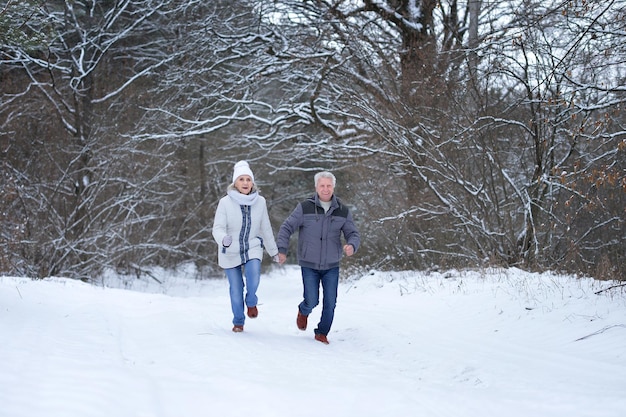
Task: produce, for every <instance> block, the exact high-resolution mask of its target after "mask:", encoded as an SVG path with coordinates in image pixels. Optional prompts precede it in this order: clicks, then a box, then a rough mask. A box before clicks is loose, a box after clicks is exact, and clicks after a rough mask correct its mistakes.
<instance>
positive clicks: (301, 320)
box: [296, 309, 309, 331]
mask: <svg viewBox="0 0 626 417" xmlns="http://www.w3.org/2000/svg"><path fill="white" fill-rule="evenodd" d="M308 317H309V316H305V315H304V314H302V313H300V309H298V317H297V318H296V325H297V326H298V329H300V330H303V331H304V330H306V324H307V319H308Z"/></svg>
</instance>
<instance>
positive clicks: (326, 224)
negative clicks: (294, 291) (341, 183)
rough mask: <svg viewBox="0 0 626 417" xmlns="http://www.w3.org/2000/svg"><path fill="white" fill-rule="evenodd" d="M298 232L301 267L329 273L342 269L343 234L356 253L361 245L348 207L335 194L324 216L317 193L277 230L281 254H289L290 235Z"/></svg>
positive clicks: (299, 205) (304, 202) (298, 206)
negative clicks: (333, 269)
mask: <svg viewBox="0 0 626 417" xmlns="http://www.w3.org/2000/svg"><path fill="white" fill-rule="evenodd" d="M296 230H297V231H298V264H299V265H300V266H304V267H307V268H312V269H317V270H326V269H331V268H335V267H337V266H339V261H340V260H341V257H342V255H343V250H342V249H343V244H342V242H341V235H342V234H343V237H344V239H345V241H346V243H347V244H350V245H352V246H353V247H354V251H355V252H356V251H357V250H358V248H359V245H360V243H361V237H360V235H359V231H358V230H357V228H356V226H355V225H354V221H353V219H352V214H351V213H350V210H349V209H348V207H346V206H345V205H343V204H342V203H341V200H339V199H338V198H337V197H335V196H334V195H333V197H332V200H331V206H330V209H329V210H328V211H327V212H326V213H325V212H324V208H323V207H322V206H321V204H320V201H319V197H318V195H317V194H315V195H314V196H312V197H310V198H308V199H306V200H305V201H303V202H301V203H299V204H298V205H297V206H296V208H295V209H294V210H293V211H292V212H291V214H290V215H289V217H288V218H287V219H286V220H285V221H284V222H283V224H282V225H281V226H280V230H279V231H278V239H277V245H278V251H279V252H280V253H285V254H286V253H287V249H288V248H289V239H290V238H291V235H292V234H294V233H295V232H296Z"/></svg>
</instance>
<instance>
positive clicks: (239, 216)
mask: <svg viewBox="0 0 626 417" xmlns="http://www.w3.org/2000/svg"><path fill="white" fill-rule="evenodd" d="M241 203H243V204H241ZM227 235H230V236H231V237H232V239H233V242H232V244H231V245H230V246H229V247H227V248H225V247H224V246H223V245H222V239H224V236H227ZM213 238H214V239H215V242H217V245H218V248H219V249H218V255H217V260H218V264H219V266H220V267H221V268H224V269H227V268H234V267H236V266H239V265H242V264H245V263H246V262H247V261H249V260H250V259H261V260H262V259H263V249H265V250H266V251H267V253H268V254H269V255H270V256H272V257H274V256H275V255H277V254H278V247H277V246H276V241H275V240H274V232H273V231H272V225H271V224H270V218H269V215H268V213H267V204H266V201H265V198H264V197H262V196H261V195H259V194H258V193H257V192H253V193H252V194H251V195H244V194H240V193H239V192H238V191H236V190H232V189H231V190H229V191H228V195H226V196H225V197H222V198H221V199H220V201H219V203H218V205H217V210H216V211H215V219H214V221H213Z"/></svg>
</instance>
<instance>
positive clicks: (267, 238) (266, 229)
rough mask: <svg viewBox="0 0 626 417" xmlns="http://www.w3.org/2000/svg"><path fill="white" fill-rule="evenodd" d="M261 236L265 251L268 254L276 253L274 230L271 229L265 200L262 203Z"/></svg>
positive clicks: (273, 254)
mask: <svg viewBox="0 0 626 417" xmlns="http://www.w3.org/2000/svg"><path fill="white" fill-rule="evenodd" d="M261 237H262V238H263V245H264V246H265V250H266V251H267V253H268V254H269V255H270V256H275V255H277V254H278V247H277V246H276V240H275V239H274V231H273V230H272V223H271V221H270V215H269V213H268V212H267V205H266V204H265V202H264V203H263V215H262V216H261Z"/></svg>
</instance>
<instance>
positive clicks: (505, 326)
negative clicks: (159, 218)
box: [0, 266, 626, 417]
mask: <svg viewBox="0 0 626 417" xmlns="http://www.w3.org/2000/svg"><path fill="white" fill-rule="evenodd" d="M170 281H171V283H170V284H168V285H171V286H172V287H171V288H167V287H166V286H163V287H161V288H159V289H156V291H159V290H163V288H167V291H168V293H169V294H173V295H164V294H158V293H154V292H150V289H143V290H141V289H140V290H141V291H130V290H124V289H113V288H103V287H95V286H89V285H87V284H83V283H81V282H76V281H69V280H64V279H50V280H45V281H31V280H28V279H25V278H10V277H4V278H0V340H1V344H0V417H37V416H42V417H43V416H45V417H53V416H59V417H60V416H64V417H65V416H67V417H70V416H72V417H73V416H76V417H98V416H106V417H126V416H128V417H130V416H137V417H152V416H154V417H156V416H159V417H178V416H185V417H191V416H207V415H215V416H222V417H223V416H245V415H254V416H255V417H264V416H299V417H302V416H318V415H325V416H350V415H355V416H356V415H358V416H381V415H388V416H400V415H421V416H425V417H437V416H442V417H443V416H449V417H463V416H476V417H479V416H480V417H485V416H507V417H515V416H520V417H522V416H523V417H529V416H533V417H538V416H546V417H548V416H549V417H559V416H563V417H565V416H567V417H573V416H579V417H583V416H589V417H623V416H624V415H626V395H625V393H626V301H625V298H626V297H625V296H624V294H623V293H622V294H619V293H618V294H615V293H613V294H611V293H602V294H601V295H596V294H594V291H596V290H597V289H599V288H603V287H606V286H608V283H598V282H594V281H592V280H574V279H573V278H571V277H570V278H568V277H559V276H555V275H551V274H542V275H539V274H527V273H524V272H522V271H519V270H508V271H494V272H491V273H488V274H486V273H482V274H480V273H473V272H454V271H452V272H447V273H445V274H430V275H425V274H423V273H418V272H395V273H380V272H375V273H373V274H372V275H369V276H366V277H363V278H362V279H360V280H358V281H350V282H342V284H341V285H340V293H339V299H338V306H337V312H336V316H335V323H334V325H333V330H332V331H331V333H330V334H329V335H328V337H329V340H330V342H331V344H330V345H328V346H326V345H323V344H321V343H318V342H315V341H314V340H313V331H312V330H313V328H314V327H315V324H316V322H317V320H318V319H319V314H320V311H321V307H318V308H316V309H315V310H314V312H313V314H312V315H311V317H310V319H309V329H308V330H307V331H306V332H301V331H299V330H297V328H296V326H295V315H296V311H297V310H296V308H297V307H296V306H297V304H298V302H299V301H300V296H301V293H302V289H301V283H300V278H299V269H298V268H296V267H293V266H288V267H286V268H275V269H273V270H271V271H270V272H268V273H267V274H264V276H263V277H262V281H261V287H260V289H259V293H258V294H259V298H260V304H259V312H260V315H259V318H258V319H255V320H247V322H246V327H245V332H244V333H241V334H234V333H232V332H231V331H230V328H231V324H230V322H231V313H230V304H229V301H228V291H227V283H226V281H225V280H207V281H201V282H195V281H190V280H189V279H186V280H185V279H180V280H176V279H174V278H173V277H172V278H171V280H170ZM579 339H580V340H579Z"/></svg>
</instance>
